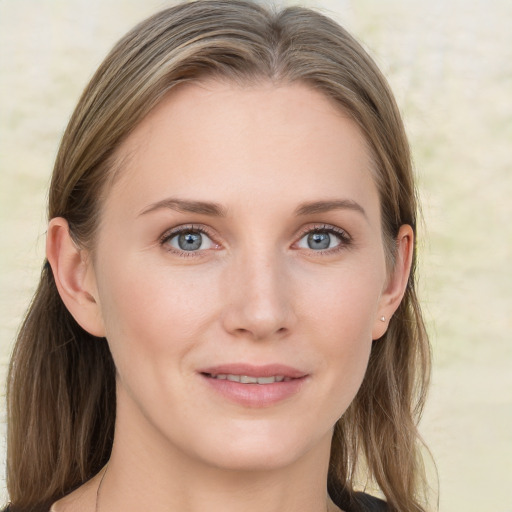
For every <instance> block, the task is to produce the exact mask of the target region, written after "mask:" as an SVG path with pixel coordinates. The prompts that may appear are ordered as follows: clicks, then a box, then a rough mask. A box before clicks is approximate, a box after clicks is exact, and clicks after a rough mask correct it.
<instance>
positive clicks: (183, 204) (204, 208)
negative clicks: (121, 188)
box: [139, 197, 366, 218]
mask: <svg viewBox="0 0 512 512" xmlns="http://www.w3.org/2000/svg"><path fill="white" fill-rule="evenodd" d="M161 208H168V209H170V210H175V211H177V212H185V213H198V214H201V215H209V216H212V217H226V209H225V208H224V207H223V206H221V205H220V204H218V203H214V202H209V201H191V200H186V199H178V198H174V197H169V198H166V199H162V200H161V201H157V202H156V203H152V204H150V205H149V206H148V207H146V208H144V210H142V212H141V213H140V214H139V216H141V215H146V214H147V213H151V212H153V211H155V210H159V209H161ZM332 210H353V211H356V212H359V213H361V214H362V215H363V216H364V217H365V218H366V212H365V210H364V208H363V207H362V206H361V205H360V204H359V203H356V202H355V201H353V200H351V199H332V200H327V201H311V202H307V203H302V204H300V205H299V206H298V207H297V208H296V209H295V215H296V216H302V215H314V214H316V213H325V212H329V211H332Z"/></svg>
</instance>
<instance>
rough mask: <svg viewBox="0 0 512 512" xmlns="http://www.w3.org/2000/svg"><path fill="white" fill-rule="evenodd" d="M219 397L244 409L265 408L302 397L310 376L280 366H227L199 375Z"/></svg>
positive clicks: (207, 370)
mask: <svg viewBox="0 0 512 512" xmlns="http://www.w3.org/2000/svg"><path fill="white" fill-rule="evenodd" d="M199 374H200V375H201V377H202V378H203V379H204V381H205V383H207V384H209V386H208V388H209V389H211V390H212V391H214V392H215V394H216V395H217V396H220V397H222V398H223V399H227V400H228V401H230V402H235V403H237V404H239V405H241V406H243V407H249V408H266V407H270V406H272V405H276V404H277V403H279V402H283V401H286V400H287V399H291V398H292V397H293V396H295V395H297V394H298V393H300V391H301V389H302V388H303V386H304V385H306V384H305V383H306V382H307V380H308V376H309V375H308V373H306V372H303V371H301V370H299V369H297V368H293V367H290V366H287V365H281V364H269V365H263V366H254V365H247V364H227V365H220V366H215V367H210V368H204V369H202V370H201V371H199Z"/></svg>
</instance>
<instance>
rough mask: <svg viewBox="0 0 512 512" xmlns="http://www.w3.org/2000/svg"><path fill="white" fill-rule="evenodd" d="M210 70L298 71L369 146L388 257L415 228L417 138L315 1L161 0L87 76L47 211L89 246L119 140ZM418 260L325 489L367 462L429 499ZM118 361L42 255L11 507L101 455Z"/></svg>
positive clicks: (239, 74) (407, 509)
mask: <svg viewBox="0 0 512 512" xmlns="http://www.w3.org/2000/svg"><path fill="white" fill-rule="evenodd" d="M204 76H213V77H218V78H221V79H223V80H229V81H234V82H237V83H241V84H248V83H255V82H258V81H269V80H270V81H272V82H275V83H291V82H296V81H299V82H302V83H306V84H308V85H309V86H311V87H313V88H315V89H316V90H319V91H321V92H323V93H324V94H325V95H327V96H328V97H330V98H332V99H333V100H334V101H335V102H336V103H337V104H338V105H339V106H340V108H341V109H343V111H344V112H345V113H347V114H348V115H349V116H351V118H352V119H353V120H354V121H355V122H356V123H357V124H358V125H359V127H360V129H361V131H362V133H363V134H364V136H365V139H366V143H367V145H368V151H369V153H370V154H371V156H372V159H373V164H374V165H373V169H372V172H373V176H374V179H375V182H376V184H377V187H378V190H379V194H380V202H381V211H382V233H383V235H382V236H383V239H384V241H385V246H386V247H387V253H388V262H389V264H390V265H392V263H393V256H394V249H395V240H396V236H397V233H398V230H399V228H400V226H401V225H403V224H409V225H411V226H412V227H413V229H414V230H415V229H416V215H417V213H416V212H417V202H416V194H415V189H414V183H413V175H412V169H411V158H410V154H409V147H408V143H407V139H406V136H405V133H404V129H403V125H402V121H401V118H400V115H399V112H398V109H397V107H396V104H395V101H394V99H393V95H392V93H391V92H390V90H389V87H388V85H387V83H386V80H385V79H384V78H383V76H382V74H381V73H380V72H379V70H378V69H377V67H376V65H375V64H374V62H373V61H372V59H371V58H370V57H369V56H368V55H367V53H366V52H365V51H364V50H363V48H362V47H361V46H360V45H359V44H358V43H357V42H356V41H355V40H354V38H353V37H352V36H350V35H349V34H348V33H347V32H346V31H345V30H344V29H343V28H342V27H340V26H339V25H338V24H337V23H335V22H334V21H332V20H330V19H328V18H326V17H324V16H323V15H321V14H318V13H316V12H314V11H311V10H309V9H304V8H298V7H292V8H286V9H283V10H281V11H274V10H271V9H265V8H263V7H261V6H259V5H257V4H255V3H252V2H250V1H242V0H199V1H197V2H192V3H184V4H180V5H178V6H175V7H172V8H169V9H166V10H164V11H162V12H160V13H157V14H156V15H154V16H152V17H151V18H149V19H147V20H145V21H144V22H142V23H141V24H139V25H138V26H136V27H135V28H134V29H133V30H131V31H130V32H129V33H128V34H127V35H126V36H124V37H123V39H121V41H119V43H118V44H117V45H116V46H115V47H114V49H113V50H112V51H111V53H110V54H109V55H108V56H107V58H106V59H105V61H104V62H103V64H102V65H101V66H100V68H99V69H98V71H97V72H96V74H95V75H94V77H93V78H92V80H91V82H90V83H89V85H88V86H87V88H86V89H85V91H84V93H83V95H82V97H81V99H80V101H79V103H78V106H77V107H76V110H75V112H74V114H73V116H72V118H71V120H70V122H69V125H68V127H67V129H66V131H65V134H64V137H63V139H62V143H61V146H60V150H59V152H58V156H57V159H56V163H55V168H54V171H53V178H52V182H51V187H50V195H49V210H48V215H49V218H53V217H64V218H66V219H67V221H68V222H69V226H70V230H71V233H72V236H73V238H74V240H75V241H76V243H77V244H78V245H79V246H82V247H93V244H94V235H95V231H96V228H97V225H98V218H99V213H98V212H100V211H101V198H102V196H103V194H104V192H105V190H107V189H108V186H109V184H110V183H111V182H112V180H113V179H114V177H115V175H116V173H117V172H122V162H119V161H118V159H117V158H116V150H117V148H119V146H120V144H121V142H122V141H123V140H124V139H125V138H126V137H127V135H128V134H129V133H130V132H131V131H132V130H133V129H134V127H135V126H137V124H138V123H139V122H140V121H141V120H142V119H143V118H144V116H145V115H147V114H148V112H149V111H150V110H151V109H152V108H153V107H155V105H157V104H158V102H159V101H160V100H161V99H162V97H163V96H164V95H165V94H166V93H167V92H168V91H169V90H170V89H171V88H172V87H174V86H175V85H176V84H178V83H180V82H184V81H191V80H197V79H199V78H203V77H204ZM414 267H415V262H413V268H412V271H411V275H410V278H409V282H408V286H407V290H406V293H405V296H404V298H403V301H402V303H401V305H400V307H399V309H398V311H397V312H396V314H395V315H394V316H393V318H392V319H391V320H390V324H389V329H388V331H387V333H386V334H385V335H384V337H382V338H381V339H379V340H377V341H375V342H374V343H373V347H372V351H371V356H370V362H369V366H368V370H367V372H366V376H365V378H364V382H363V384H362V387H361V389H360V390H359V392H358V394H357V396H356V398H355V400H354V401H353V403H352V404H351V406H350V407H349V409H348V410H347V411H346V413H345V414H344V415H343V417H342V418H341V419H340V420H339V421H338V423H337V424H336V427H335V431H334V436H333V443H332V450H331V460H330V469H329V481H328V488H329V492H330V493H331V495H332V496H333V498H334V499H335V501H337V503H338V504H340V506H342V507H346V508H351V509H354V508H357V506H358V494H357V493H356V492H355V490H356V489H358V488H361V486H364V485H365V483H366V482H365V481H363V482H362V481H360V480H358V478H357V475H358V474H361V469H360V468H361V467H363V468H364V471H363V473H364V474H366V476H367V478H368V480H369V481H373V482H376V484H377V485H378V486H379V488H380V490H381V491H382V492H383V494H384V495H385V497H386V499H387V501H388V504H389V506H390V510H392V511H397V512H414V511H416V512H422V511H424V510H425V508H424V505H422V499H421V492H422V482H423V480H422V478H423V477H422V471H421V469H422V463H421V455H420V451H419V446H420V443H419V436H418V432H417V428H416V426H417V421H418V419H419V416H420V414H421V410H422V407H423V403H424V400H425V393H426V388H427V384H428V379H429V373H430V348H429V343H428V337H427V334H426V331H425V327H424V324H423V320H422V316H421V311H420V306H419V303H418V299H417V297H416V291H415V276H414ZM115 400H116V397H115V367H114V363H113V360H112V357H111V355H110V352H109V349H108V344H107V341H106V340H105V339H99V338H95V337H93V336H92V335H90V334H89V333H87V332H86V331H84V330H83V329H82V328H81V327H79V325H78V324H77V323H76V322H75V320H74V319H73V318H72V316H71V315H70V313H69V312H68V311H67V310H66V308H65V307H64V305H63V303H62V301H61V299H60V297H59V294H58V292H57V288H56V286H55V281H54V278H53V275H52V271H51V268H50V266H49V265H48V263H47V262H45V264H44V266H43V269H42V275H41V280H40V283H39V287H38V289H37V291H36V294H35V297H34V299H33V302H32V304H31V306H30V308H29V310H28V313H27V315H26V318H25V321H24V323H23V325H22V327H21V329H20V332H19V335H18V339H17V343H16V346H15V349H14V354H13V357H12V361H11V364H10V369H9V381H8V406H7V407H8V448H7V455H8V457H7V458H8V461H7V486H8V491H9V495H10V499H11V503H12V510H13V511H20V512H21V511H28V510H30V511H35V510H45V508H46V510H47V507H48V506H49V504H50V503H51V502H53V501H55V500H57V499H59V498H61V497H62V496H64V495H65V494H67V493H69V492H70V491H71V490H73V489H75V488H76V487H78V486H79V485H81V484H82V483H83V482H85V481H86V480H88V479H89V478H91V477H92V476H93V475H94V474H95V473H97V472H98V471H99V470H100V468H101V467H102V466H103V465H104V464H105V463H106V461H107V460H108V458H109V456H110V451H111V447H112V440H113V432H114V423H115Z"/></svg>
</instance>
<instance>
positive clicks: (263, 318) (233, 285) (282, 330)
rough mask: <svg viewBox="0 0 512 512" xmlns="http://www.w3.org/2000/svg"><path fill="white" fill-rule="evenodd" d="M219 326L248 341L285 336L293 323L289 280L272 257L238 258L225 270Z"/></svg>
mask: <svg viewBox="0 0 512 512" xmlns="http://www.w3.org/2000/svg"><path fill="white" fill-rule="evenodd" d="M225 277H226V279H225V285H224V286H225V292H226V294H225V297H226V299H225V301H226V302H225V307H224V312H223V317H222V321H223V325H224V328H225V329H226V331H228V332H229V333H230V334H231V335H234V336H237V337H242V338H248V339H252V340H270V339H276V338H281V337H283V336H286V335H287V334H288V333H289V332H290V331H291V330H292V328H293V327H294V325H295V323H296V316H295V312H294V308H293V303H292V297H291V289H290V287H291V285H290V279H289V278H288V276H287V272H286V269H285V265H284V263H283V262H281V261H280V259H279V257H278V256H276V255H259V256H258V255H250V256H246V257H242V258H240V260H239V261H238V263H237V264H234V265H233V266H231V267H230V268H229V270H226V276H225Z"/></svg>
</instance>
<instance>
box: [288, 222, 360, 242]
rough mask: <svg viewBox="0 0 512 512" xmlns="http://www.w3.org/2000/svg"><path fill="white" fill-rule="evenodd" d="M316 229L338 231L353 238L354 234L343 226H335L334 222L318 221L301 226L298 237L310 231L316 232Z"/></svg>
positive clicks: (348, 237)
mask: <svg viewBox="0 0 512 512" xmlns="http://www.w3.org/2000/svg"><path fill="white" fill-rule="evenodd" d="M315 231H331V232H334V233H336V234H337V235H339V236H340V237H342V238H345V239H348V240H351V239H352V236H351V235H350V233H349V232H348V231H347V230H346V229H343V228H340V227H339V226H334V225H332V224H323V223H316V224H314V225H313V226H304V227H303V228H301V229H300V230H299V232H298V235H297V236H298V237H300V238H302V237H303V236H304V235H307V234H308V233H311V232H315Z"/></svg>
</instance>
